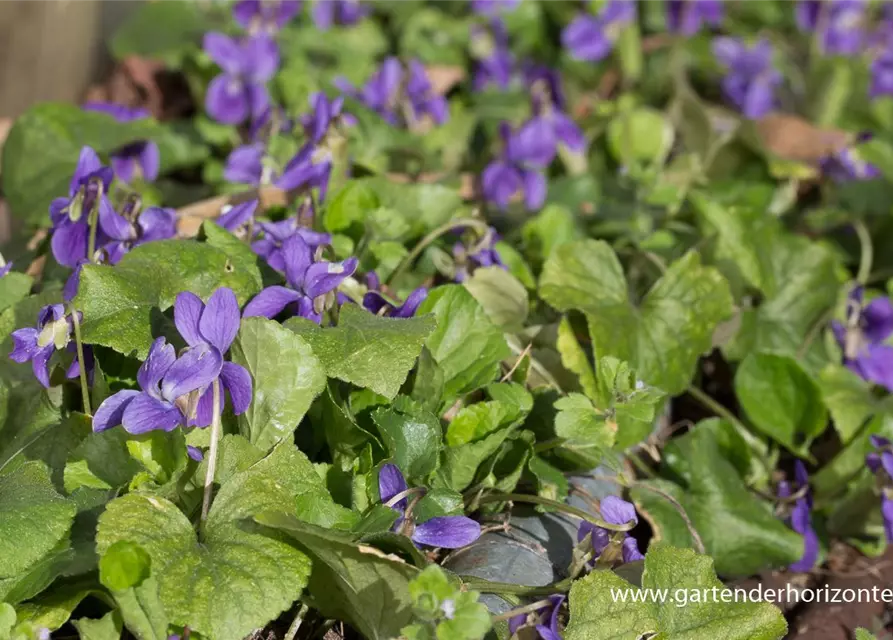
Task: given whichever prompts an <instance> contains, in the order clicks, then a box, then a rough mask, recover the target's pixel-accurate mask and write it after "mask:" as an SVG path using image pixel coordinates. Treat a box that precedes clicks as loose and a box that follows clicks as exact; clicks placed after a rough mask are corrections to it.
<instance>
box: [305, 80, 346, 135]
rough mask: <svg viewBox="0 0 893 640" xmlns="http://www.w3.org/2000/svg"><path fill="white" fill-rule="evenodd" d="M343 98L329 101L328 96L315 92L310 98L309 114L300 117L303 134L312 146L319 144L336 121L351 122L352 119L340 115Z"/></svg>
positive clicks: (343, 114)
mask: <svg viewBox="0 0 893 640" xmlns="http://www.w3.org/2000/svg"><path fill="white" fill-rule="evenodd" d="M343 108H344V98H341V97H338V98H335V99H334V100H329V98H328V96H326V94H324V93H323V92H321V91H317V92H316V93H314V94H313V95H311V96H310V113H308V114H306V115H303V116H301V125H302V126H303V127H304V133H305V134H306V136H307V138H308V139H309V140H310V142H312V143H313V144H319V143H320V142H322V141H323V139H324V138H325V137H326V134H327V133H328V132H329V127H331V126H332V125H333V124H335V123H337V122H338V121H345V122H348V123H350V122H353V118H352V117H351V116H349V115H348V114H345V113H342V112H341V111H342V109H343Z"/></svg>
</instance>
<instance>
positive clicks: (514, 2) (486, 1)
mask: <svg viewBox="0 0 893 640" xmlns="http://www.w3.org/2000/svg"><path fill="white" fill-rule="evenodd" d="M519 4H521V0H471V10H472V11H474V12H475V13H477V14H479V15H482V16H494V15H497V14H499V13H502V12H506V13H507V12H509V11H514V10H515V9H517V8H518V5H519Z"/></svg>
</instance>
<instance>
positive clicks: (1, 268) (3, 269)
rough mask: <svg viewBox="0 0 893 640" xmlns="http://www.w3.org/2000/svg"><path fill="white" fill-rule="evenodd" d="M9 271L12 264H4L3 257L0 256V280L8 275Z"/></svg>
mask: <svg viewBox="0 0 893 640" xmlns="http://www.w3.org/2000/svg"><path fill="white" fill-rule="evenodd" d="M10 269H12V263H11V262H6V261H5V260H4V259H3V256H2V255H0V278H2V277H3V276H5V275H6V274H7V273H9V271H10Z"/></svg>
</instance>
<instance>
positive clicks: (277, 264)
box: [251, 203, 332, 274]
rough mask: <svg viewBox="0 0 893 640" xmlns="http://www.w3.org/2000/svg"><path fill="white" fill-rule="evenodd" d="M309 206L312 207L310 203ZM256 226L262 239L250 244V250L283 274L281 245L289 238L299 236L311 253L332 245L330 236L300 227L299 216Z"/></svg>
mask: <svg viewBox="0 0 893 640" xmlns="http://www.w3.org/2000/svg"><path fill="white" fill-rule="evenodd" d="M309 206H310V207H312V203H310V204H309ZM258 226H259V227H260V230H261V231H263V237H262V238H261V239H260V240H255V241H254V242H253V243H251V248H252V250H253V251H254V253H256V254H257V255H259V256H260V257H262V258H264V259H265V260H266V261H267V264H268V265H270V266H271V267H272V268H273V269H275V270H276V271H278V272H279V273H283V274H284V273H285V256H284V254H283V252H282V245H283V243H284V242H285V241H286V240H288V239H289V238H290V237H292V236H294V235H298V236H301V239H302V240H304V242H305V243H306V244H307V246H308V247H310V249H311V250H313V251H316V250H317V248H318V247H321V246H323V245H327V244H332V236H331V235H330V234H328V233H323V232H321V231H314V230H313V229H308V228H307V227H304V226H302V225H301V223H300V216H291V217H289V218H286V219H285V220H281V221H279V222H261V223H259V224H258Z"/></svg>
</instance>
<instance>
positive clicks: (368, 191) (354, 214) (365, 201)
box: [323, 180, 380, 232]
mask: <svg viewBox="0 0 893 640" xmlns="http://www.w3.org/2000/svg"><path fill="white" fill-rule="evenodd" d="M379 206H380V202H379V200H378V194H377V193H376V192H375V189H373V188H372V187H371V186H370V185H369V184H368V183H366V182H363V181H361V180H351V181H350V182H348V183H347V184H346V185H344V187H342V188H341V189H340V190H339V191H338V193H336V194H335V195H334V196H333V197H332V200H331V202H330V203H329V204H328V206H327V207H326V211H325V215H324V216H323V225H324V226H325V228H326V231H330V232H335V231H342V230H343V229H347V228H348V227H350V226H351V225H352V224H353V223H355V222H360V223H362V222H365V220H366V218H367V217H368V216H369V214H370V213H372V212H373V211H375V210H376V209H378V208H379Z"/></svg>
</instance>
